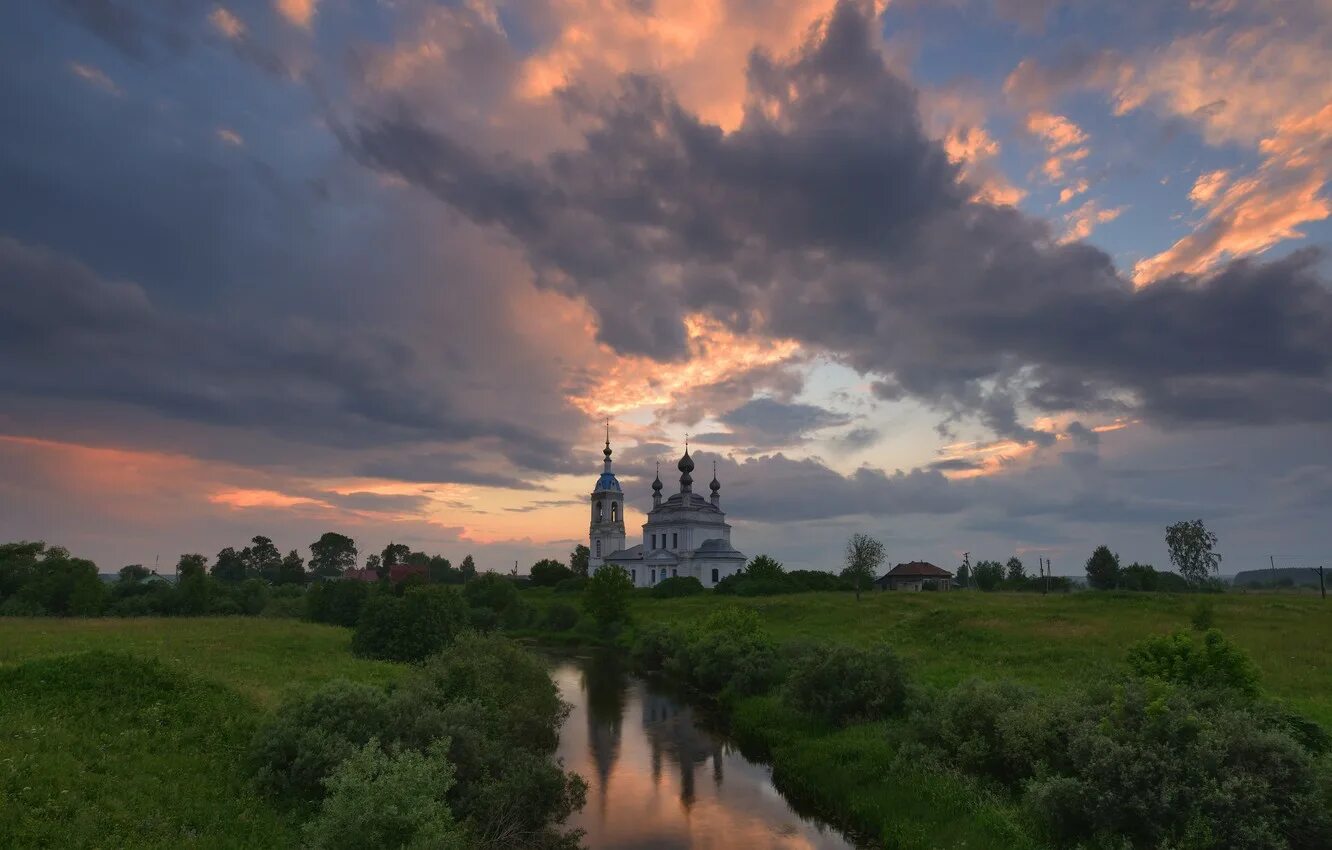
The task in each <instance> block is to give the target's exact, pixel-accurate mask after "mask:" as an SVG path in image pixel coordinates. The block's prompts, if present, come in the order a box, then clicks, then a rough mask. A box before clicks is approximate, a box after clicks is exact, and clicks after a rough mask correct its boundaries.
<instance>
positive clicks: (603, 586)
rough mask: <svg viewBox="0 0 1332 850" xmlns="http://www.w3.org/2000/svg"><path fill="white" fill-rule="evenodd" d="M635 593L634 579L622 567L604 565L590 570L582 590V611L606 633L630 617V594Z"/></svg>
mask: <svg viewBox="0 0 1332 850" xmlns="http://www.w3.org/2000/svg"><path fill="white" fill-rule="evenodd" d="M633 592H634V583H633V580H632V579H630V578H629V573H628V572H627V571H626V570H625V568H624V567H621V566H619V565H617V564H606V565H605V566H602V567H600V568H598V569H597V571H596V572H595V573H593V575H592V578H590V579H588V581H587V587H585V588H584V589H583V610H585V611H587V613H588V614H590V615H591V616H592V619H593V620H595V621H596V622H597V625H598V626H600V627H601V630H602V632H609V631H610V630H611V629H613V628H614V627H615V626H616V625H617V624H619V623H625V622H628V620H629V597H630V595H631V594H632V593H633Z"/></svg>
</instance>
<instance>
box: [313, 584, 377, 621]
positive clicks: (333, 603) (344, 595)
mask: <svg viewBox="0 0 1332 850" xmlns="http://www.w3.org/2000/svg"><path fill="white" fill-rule="evenodd" d="M370 594H371V587H370V585H367V584H366V583H365V582H360V581H351V580H347V579H334V580H332V581H321V582H316V583H315V584H313V585H311V586H310V590H309V591H308V592H307V593H306V595H305V612H306V614H305V615H306V617H307V618H308V619H310V620H313V621H314V622H316V623H331V624H333V625H335V626H348V627H350V626H355V625H356V623H357V621H358V620H360V619H361V609H362V608H364V607H365V602H366V600H367V599H369V598H370Z"/></svg>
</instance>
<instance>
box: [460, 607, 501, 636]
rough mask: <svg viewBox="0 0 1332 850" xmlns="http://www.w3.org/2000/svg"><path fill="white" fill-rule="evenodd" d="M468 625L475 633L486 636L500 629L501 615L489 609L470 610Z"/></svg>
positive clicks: (468, 611) (468, 610) (468, 612)
mask: <svg viewBox="0 0 1332 850" xmlns="http://www.w3.org/2000/svg"><path fill="white" fill-rule="evenodd" d="M467 623H468V625H470V626H471V627H472V630H473V631H477V632H481V633H482V634H486V633H489V632H493V631H495V629H497V628H499V614H496V613H495V612H494V611H492V610H490V609H489V608H468V609H467Z"/></svg>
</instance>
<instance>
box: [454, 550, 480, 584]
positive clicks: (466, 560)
mask: <svg viewBox="0 0 1332 850" xmlns="http://www.w3.org/2000/svg"><path fill="white" fill-rule="evenodd" d="M458 569H459V570H460V571H461V572H462V580H463V581H465V582H467V581H471V580H472V579H474V578H476V561H473V560H472V556H471V555H465V556H464V557H463V559H462V565H461V566H459V567H458Z"/></svg>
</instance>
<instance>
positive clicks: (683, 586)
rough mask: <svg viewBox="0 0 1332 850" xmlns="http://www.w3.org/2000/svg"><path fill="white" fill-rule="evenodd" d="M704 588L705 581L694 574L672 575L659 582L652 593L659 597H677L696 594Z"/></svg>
mask: <svg viewBox="0 0 1332 850" xmlns="http://www.w3.org/2000/svg"><path fill="white" fill-rule="evenodd" d="M703 590H704V588H703V582H701V581H699V580H698V579H696V578H694V577H693V576H672V577H670V578H667V579H662V580H661V581H659V582H657V584H656V586H655V587H653V588H652V591H651V593H652V595H653V596H654V597H656V598H657V599H675V598H676V597H679V596H694V595H695V594H699V593H702V592H703Z"/></svg>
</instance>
